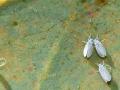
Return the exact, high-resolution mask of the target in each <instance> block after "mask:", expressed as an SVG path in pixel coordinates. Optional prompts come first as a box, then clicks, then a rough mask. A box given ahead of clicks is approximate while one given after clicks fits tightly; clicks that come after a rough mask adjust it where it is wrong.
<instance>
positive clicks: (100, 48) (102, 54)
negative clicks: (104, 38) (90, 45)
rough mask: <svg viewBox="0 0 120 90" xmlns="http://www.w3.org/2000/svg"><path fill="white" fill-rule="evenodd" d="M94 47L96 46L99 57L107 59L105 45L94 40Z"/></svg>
mask: <svg viewBox="0 0 120 90" xmlns="http://www.w3.org/2000/svg"><path fill="white" fill-rule="evenodd" d="M94 45H95V49H96V51H97V53H98V55H99V56H100V57H105V56H106V50H105V48H104V46H103V44H102V43H101V42H100V41H99V40H97V39H95V40H94Z"/></svg>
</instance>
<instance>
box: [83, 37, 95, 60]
mask: <svg viewBox="0 0 120 90" xmlns="http://www.w3.org/2000/svg"><path fill="white" fill-rule="evenodd" d="M92 52H93V39H88V42H87V43H86V45H85V48H84V51H83V55H84V57H87V58H89V57H90V56H91V55H92Z"/></svg>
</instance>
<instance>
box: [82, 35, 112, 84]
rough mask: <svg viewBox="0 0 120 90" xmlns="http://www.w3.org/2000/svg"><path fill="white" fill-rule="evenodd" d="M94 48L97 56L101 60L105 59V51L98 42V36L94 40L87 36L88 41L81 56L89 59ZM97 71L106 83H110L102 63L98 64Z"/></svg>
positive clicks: (108, 74)
mask: <svg viewBox="0 0 120 90" xmlns="http://www.w3.org/2000/svg"><path fill="white" fill-rule="evenodd" d="M94 47H95V49H96V51H97V53H98V55H99V56H100V57H102V58H104V57H106V49H105V48H104V46H103V44H102V43H101V42H100V41H99V38H98V36H97V37H96V38H95V39H92V38H91V36H89V38H88V41H87V42H86V45H85V48H84V51H83V55H84V57H86V58H90V57H91V55H92V52H93V48H94ZM98 67H99V70H98V72H99V73H100V75H101V77H102V79H103V80H104V81H105V82H106V83H107V82H110V81H111V75H110V73H109V72H108V70H107V69H106V67H105V65H104V63H103V64H101V63H100V64H98Z"/></svg>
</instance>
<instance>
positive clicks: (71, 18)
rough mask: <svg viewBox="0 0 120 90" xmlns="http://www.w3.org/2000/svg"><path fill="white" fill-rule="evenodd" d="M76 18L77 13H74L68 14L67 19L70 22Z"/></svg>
mask: <svg viewBox="0 0 120 90" xmlns="http://www.w3.org/2000/svg"><path fill="white" fill-rule="evenodd" d="M76 18H77V13H76V12H73V13H72V14H70V16H69V19H70V20H71V21H74V20H76Z"/></svg>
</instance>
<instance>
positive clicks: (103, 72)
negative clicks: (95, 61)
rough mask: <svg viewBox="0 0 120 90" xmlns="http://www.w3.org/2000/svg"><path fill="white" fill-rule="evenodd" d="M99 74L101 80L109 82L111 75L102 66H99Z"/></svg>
mask: <svg viewBox="0 0 120 90" xmlns="http://www.w3.org/2000/svg"><path fill="white" fill-rule="evenodd" d="M99 73H100V75H101V77H102V79H103V80H104V81H105V82H106V83H107V82H109V81H111V75H110V73H109V72H108V70H107V69H106V67H105V66H104V65H102V64H99Z"/></svg>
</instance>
